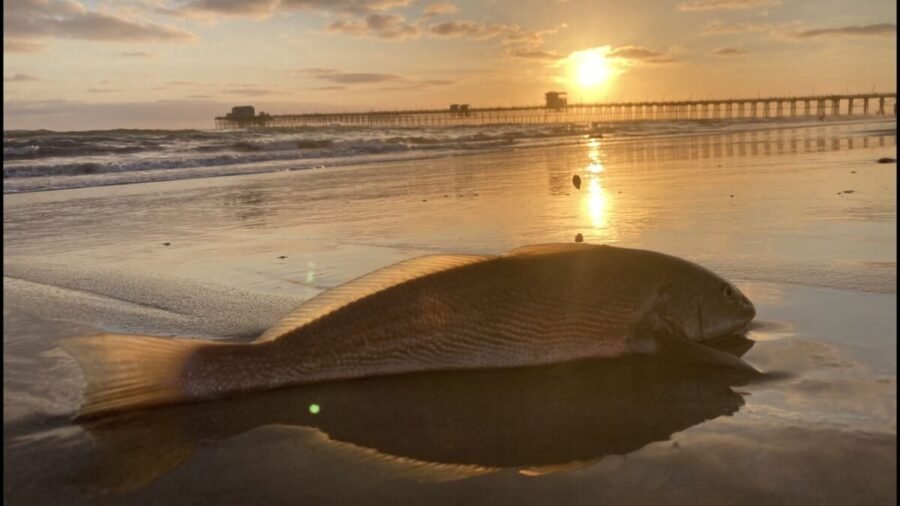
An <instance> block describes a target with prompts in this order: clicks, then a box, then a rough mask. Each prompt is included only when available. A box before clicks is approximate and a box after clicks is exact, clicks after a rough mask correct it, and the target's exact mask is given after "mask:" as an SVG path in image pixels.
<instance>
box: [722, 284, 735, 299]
mask: <svg viewBox="0 0 900 506" xmlns="http://www.w3.org/2000/svg"><path fill="white" fill-rule="evenodd" d="M722 293H724V294H725V297H727V298H729V299H730V298H732V297H734V289H732V288H731V286H730V285H725V286H724V287H723V288H722Z"/></svg>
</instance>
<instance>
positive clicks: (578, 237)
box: [575, 234, 584, 242]
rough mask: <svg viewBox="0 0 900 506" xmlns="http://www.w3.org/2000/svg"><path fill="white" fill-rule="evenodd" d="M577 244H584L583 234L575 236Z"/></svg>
mask: <svg viewBox="0 0 900 506" xmlns="http://www.w3.org/2000/svg"><path fill="white" fill-rule="evenodd" d="M575 242H584V236H582V235H581V234H575Z"/></svg>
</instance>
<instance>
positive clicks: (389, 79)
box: [294, 68, 456, 91]
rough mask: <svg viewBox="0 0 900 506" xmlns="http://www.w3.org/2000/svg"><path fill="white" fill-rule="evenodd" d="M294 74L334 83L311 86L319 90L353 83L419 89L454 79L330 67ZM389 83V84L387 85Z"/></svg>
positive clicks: (383, 88)
mask: <svg viewBox="0 0 900 506" xmlns="http://www.w3.org/2000/svg"><path fill="white" fill-rule="evenodd" d="M294 73H296V74H301V75H307V76H310V77H312V78H314V79H318V80H320V81H328V82H331V83H335V84H332V85H328V86H320V87H315V88H311V89H314V90H320V91H333V90H343V89H349V88H350V87H351V86H354V85H375V84H382V85H385V86H382V87H378V88H375V89H377V90H379V91H398V90H421V89H426V88H433V87H436V86H446V85H449V84H453V83H455V82H456V81H454V80H451V79H418V78H410V77H405V76H401V75H397V74H379V73H370V72H343V71H341V70H338V69H332V68H306V69H300V70H296V71H294ZM388 85H389V86H388Z"/></svg>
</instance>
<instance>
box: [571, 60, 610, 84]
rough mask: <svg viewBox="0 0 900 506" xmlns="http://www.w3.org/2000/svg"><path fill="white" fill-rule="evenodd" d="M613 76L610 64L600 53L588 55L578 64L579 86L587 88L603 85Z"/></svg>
mask: <svg viewBox="0 0 900 506" xmlns="http://www.w3.org/2000/svg"><path fill="white" fill-rule="evenodd" d="M611 74H612V72H611V71H610V68H609V62H608V61H607V59H606V58H605V57H604V56H603V55H601V54H600V53H598V52H590V53H587V54H585V55H584V56H582V58H581V61H580V62H578V84H580V85H581V86H583V87H585V88H593V87H595V86H597V85H599V84H602V83H603V82H604V81H606V80H607V79H609V76H610V75H611Z"/></svg>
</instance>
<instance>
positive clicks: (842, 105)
mask: <svg viewBox="0 0 900 506" xmlns="http://www.w3.org/2000/svg"><path fill="white" fill-rule="evenodd" d="M896 103H897V94H896V93H857V94H842V95H817V96H800V97H764V98H759V97H758V98H737V99H719V100H682V101H669V102H666V101H656V102H615V103H585V104H568V105H566V106H565V107H558V108H548V107H546V106H528V107H482V108H475V107H472V108H468V109H467V110H463V111H460V110H458V109H457V110H450V109H432V110H405V111H402V110H401V111H371V112H354V113H308V114H283V115H269V114H260V115H254V116H250V117H246V116H244V117H234V116H232V115H227V116H220V117H217V118H216V128H218V129H235V128H294V127H308V126H364V127H401V128H402V127H445V126H478V125H519V124H553V123H590V122H614V121H661V120H664V121H671V120H697V121H700V120H709V121H714V120H730V119H765V118H819V119H824V118H826V117H830V116H872V115H878V116H884V115H888V114H890V115H896V113H897V109H896ZM251 110H252V109H251Z"/></svg>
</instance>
